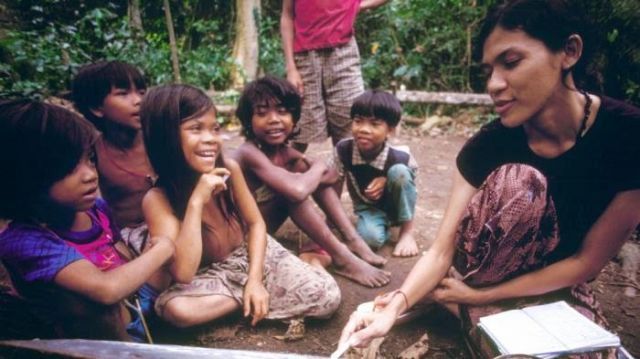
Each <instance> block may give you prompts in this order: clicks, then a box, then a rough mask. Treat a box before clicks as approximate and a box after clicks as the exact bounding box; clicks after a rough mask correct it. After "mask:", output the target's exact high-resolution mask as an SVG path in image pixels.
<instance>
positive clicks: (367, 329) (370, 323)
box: [338, 308, 397, 348]
mask: <svg viewBox="0 0 640 359" xmlns="http://www.w3.org/2000/svg"><path fill="white" fill-rule="evenodd" d="M386 309H387V310H382V311H378V312H369V313H360V312H353V314H351V317H350V318H349V321H348V322H347V325H345V326H344V329H342V335H341V336H340V342H339V344H338V347H339V346H341V345H344V344H345V343H348V344H349V346H351V347H356V348H364V347H367V346H368V345H369V344H370V343H371V341H372V340H373V339H375V338H379V337H382V336H384V335H385V334H387V333H388V332H389V330H391V327H392V326H393V323H395V321H396V318H397V314H396V313H395V312H394V311H393V310H388V309H390V308H386Z"/></svg>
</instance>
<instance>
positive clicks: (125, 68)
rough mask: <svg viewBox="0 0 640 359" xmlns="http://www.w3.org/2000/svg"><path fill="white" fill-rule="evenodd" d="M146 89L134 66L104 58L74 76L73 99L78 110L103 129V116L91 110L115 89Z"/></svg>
mask: <svg viewBox="0 0 640 359" xmlns="http://www.w3.org/2000/svg"><path fill="white" fill-rule="evenodd" d="M132 85H135V87H136V89H138V90H144V89H146V88H147V83H146V81H145V79H144V76H143V75H142V73H141V72H140V70H138V69H137V68H136V67H135V66H133V65H131V64H128V63H126V62H121V61H103V62H97V63H93V64H89V65H85V66H83V67H82V68H80V70H79V71H78V73H77V74H76V76H75V77H74V78H73V82H72V84H71V99H72V100H73V102H74V104H75V106H76V108H77V109H78V111H79V112H80V113H81V114H82V115H83V116H84V117H85V118H86V119H87V120H89V121H91V122H92V123H93V124H94V125H95V126H96V127H97V128H98V130H100V131H104V126H105V125H104V121H105V120H104V119H103V118H100V117H97V116H96V115H94V114H93V112H91V110H92V109H95V108H98V107H100V106H101V105H102V103H103V101H104V99H105V97H107V95H108V94H109V93H110V92H111V89H112V88H121V89H130V88H131V87H132Z"/></svg>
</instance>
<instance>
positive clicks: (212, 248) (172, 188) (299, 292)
mask: <svg viewBox="0 0 640 359" xmlns="http://www.w3.org/2000/svg"><path fill="white" fill-rule="evenodd" d="M142 125H143V133H144V141H145V146H146V148H147V152H148V153H149V158H150V160H151V164H152V165H153V168H154V169H155V171H156V173H157V174H158V176H159V177H158V183H157V186H156V187H155V188H153V189H152V190H150V191H149V192H148V193H147V195H146V196H145V198H144V200H143V211H144V215H145V219H146V221H147V223H148V225H149V231H150V234H151V235H152V236H162V237H166V238H170V239H171V240H173V241H174V242H175V244H176V255H175V260H174V261H173V262H172V264H171V266H170V268H169V271H170V274H171V277H172V278H173V280H174V281H175V284H174V285H173V286H171V287H170V288H169V289H167V290H166V291H165V292H164V293H162V294H161V295H160V297H159V298H158V301H157V302H156V312H157V313H158V314H159V315H160V316H161V317H163V318H164V319H166V320H167V321H169V322H171V323H173V324H174V325H176V326H179V327H187V326H192V325H196V324H201V323H206V322H209V321H211V320H214V319H217V318H220V317H222V316H224V315H226V314H229V313H231V312H234V311H236V310H238V309H242V310H243V313H244V316H251V317H252V325H255V324H256V323H257V322H259V321H260V320H262V319H263V318H268V319H291V318H300V317H306V316H312V317H327V316H329V315H331V314H332V313H333V312H334V311H335V310H336V309H337V308H338V305H339V304H340V290H339V288H338V286H337V284H336V282H335V281H334V280H333V278H331V276H330V275H329V274H327V273H326V272H324V271H322V270H319V269H316V268H313V267H311V266H309V265H308V264H306V263H304V262H302V261H300V260H299V259H298V258H296V257H295V256H293V255H292V254H291V253H289V252H288V251H287V250H286V249H284V248H283V247H282V246H280V245H279V244H278V243H277V242H276V241H275V240H273V239H272V238H271V237H268V236H267V234H266V227H265V224H264V221H263V220H262V217H261V216H260V211H259V210H258V207H257V205H256V203H255V201H254V200H253V197H252V196H251V193H250V192H249V189H248V187H247V184H246V182H245V180H244V176H243V175H242V171H241V170H240V167H239V166H238V164H237V163H236V162H235V161H233V160H230V159H228V158H225V157H223V155H222V137H221V128H220V125H219V124H218V121H217V119H216V109H215V107H214V105H213V103H212V102H211V99H210V98H209V97H208V96H207V95H206V94H205V93H204V92H202V91H201V90H199V89H197V88H194V87H191V86H183V85H173V86H161V87H157V88H153V89H151V90H150V91H149V93H147V95H146V96H145V98H144V100H143V104H142Z"/></svg>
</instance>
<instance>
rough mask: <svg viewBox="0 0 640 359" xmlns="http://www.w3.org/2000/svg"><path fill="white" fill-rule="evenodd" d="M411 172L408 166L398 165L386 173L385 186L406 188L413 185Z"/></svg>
mask: <svg viewBox="0 0 640 359" xmlns="http://www.w3.org/2000/svg"><path fill="white" fill-rule="evenodd" d="M413 177H414V174H413V171H412V170H411V168H409V166H407V165H404V164H401V163H398V164H395V165H393V166H391V168H389V171H387V186H396V187H400V188H403V187H406V186H408V185H414V181H413Z"/></svg>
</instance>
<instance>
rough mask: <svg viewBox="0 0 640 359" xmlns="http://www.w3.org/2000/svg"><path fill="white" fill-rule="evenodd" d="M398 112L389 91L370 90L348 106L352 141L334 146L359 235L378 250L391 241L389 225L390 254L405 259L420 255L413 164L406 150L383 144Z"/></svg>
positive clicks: (395, 124)
mask: <svg viewBox="0 0 640 359" xmlns="http://www.w3.org/2000/svg"><path fill="white" fill-rule="evenodd" d="M401 114H402V108H401V106H400V102H399V101H398V99H396V98H395V96H393V95H391V94H389V93H386V92H382V91H376V90H373V91H366V92H365V93H364V94H362V95H360V96H359V97H358V98H356V99H355V101H354V103H353V106H352V107H351V118H352V120H353V122H352V126H351V131H352V134H353V138H349V139H344V140H342V141H340V142H338V143H337V144H336V147H335V150H334V163H335V165H336V169H337V171H338V173H339V174H340V177H342V178H346V180H347V188H348V190H349V194H350V196H351V199H352V201H353V207H354V210H355V213H356V215H357V216H358V223H357V225H356V229H357V231H358V233H359V234H360V236H362V238H364V240H365V241H366V242H367V243H368V244H369V245H370V246H372V247H374V248H379V247H381V246H382V245H384V244H385V243H386V242H387V241H389V237H390V236H389V227H390V226H395V225H398V226H400V233H399V236H398V243H397V244H396V246H395V248H394V250H393V255H394V256H400V257H409V256H414V255H416V254H418V246H417V244H416V241H415V239H414V238H413V217H414V213H415V206H416V199H417V192H416V186H415V182H414V180H415V175H416V170H417V164H416V161H415V159H414V158H413V157H412V156H411V153H410V152H409V151H408V150H404V149H402V148H396V147H392V146H390V145H389V144H388V143H387V138H388V136H389V134H391V133H392V132H393V131H394V130H395V128H396V126H397V125H398V123H399V122H400V117H401ZM339 183H342V182H341V181H340V182H339ZM340 190H341V189H340V188H338V191H339V192H340Z"/></svg>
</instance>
